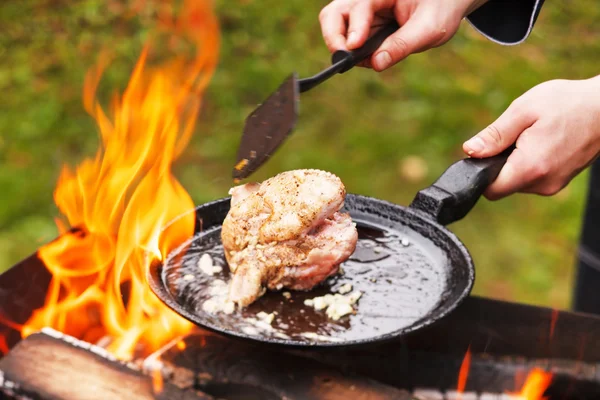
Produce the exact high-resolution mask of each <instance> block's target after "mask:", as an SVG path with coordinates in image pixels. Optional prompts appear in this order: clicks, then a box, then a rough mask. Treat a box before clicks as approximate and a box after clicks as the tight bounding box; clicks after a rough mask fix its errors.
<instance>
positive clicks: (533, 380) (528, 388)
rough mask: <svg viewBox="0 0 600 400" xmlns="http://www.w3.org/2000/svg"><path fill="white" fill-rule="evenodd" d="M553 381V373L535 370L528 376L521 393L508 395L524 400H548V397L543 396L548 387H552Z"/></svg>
mask: <svg viewBox="0 0 600 400" xmlns="http://www.w3.org/2000/svg"><path fill="white" fill-rule="evenodd" d="M551 381H552V373H550V372H546V371H544V370H541V369H539V368H534V369H532V370H531V371H530V372H529V374H528V375H527V380H526V381H525V384H524V385H523V388H522V389H521V391H520V392H515V393H508V394H510V395H513V396H517V397H519V398H521V399H523V400H547V397H543V396H544V392H545V391H546V389H548V386H550V382H551Z"/></svg>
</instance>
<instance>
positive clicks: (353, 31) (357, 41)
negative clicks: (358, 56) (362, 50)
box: [346, 0, 374, 50]
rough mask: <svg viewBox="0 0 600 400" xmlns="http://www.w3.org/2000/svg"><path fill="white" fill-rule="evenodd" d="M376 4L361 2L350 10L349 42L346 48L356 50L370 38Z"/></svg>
mask: <svg viewBox="0 0 600 400" xmlns="http://www.w3.org/2000/svg"><path fill="white" fill-rule="evenodd" d="M373 7H374V4H373V3H372V2H371V1H368V0H366V1H359V2H357V3H355V4H354V6H353V7H352V8H351V9H350V12H349V15H348V40H347V41H346V46H348V49H350V50H354V49H356V48H359V47H360V46H362V45H363V44H364V43H365V41H366V40H367V38H368V37H369V31H370V29H371V23H372V22H373V13H374V10H373Z"/></svg>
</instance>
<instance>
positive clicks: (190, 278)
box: [183, 274, 194, 281]
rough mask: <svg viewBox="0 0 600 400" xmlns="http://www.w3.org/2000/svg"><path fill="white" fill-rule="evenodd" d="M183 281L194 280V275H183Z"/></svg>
mask: <svg viewBox="0 0 600 400" xmlns="http://www.w3.org/2000/svg"><path fill="white" fill-rule="evenodd" d="M183 279H184V280H186V281H193V280H194V275H192V274H185V275H184V276H183Z"/></svg>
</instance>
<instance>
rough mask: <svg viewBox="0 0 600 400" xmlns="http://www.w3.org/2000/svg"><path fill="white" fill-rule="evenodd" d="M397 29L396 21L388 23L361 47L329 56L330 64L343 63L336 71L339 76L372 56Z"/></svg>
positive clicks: (398, 26)
mask: <svg viewBox="0 0 600 400" xmlns="http://www.w3.org/2000/svg"><path fill="white" fill-rule="evenodd" d="M398 29H400V25H398V23H397V22H396V21H393V22H390V23H389V24H387V25H385V26H384V27H383V28H381V29H380V30H378V31H377V33H375V34H374V35H373V36H371V37H370V38H369V39H367V41H366V42H365V44H363V45H362V47H359V48H358V49H356V50H352V51H348V50H338V51H336V52H335V53H333V55H332V56H331V63H332V64H337V63H339V62H340V61H341V62H343V67H342V69H341V70H339V71H338V72H339V73H340V74H342V73H344V72H346V71H348V70H349V69H350V68H352V67H354V66H355V65H356V64H358V63H360V62H361V61H363V60H364V59H365V58H367V57H368V56H370V55H371V54H373V53H374V52H375V50H377V49H378V48H379V46H381V44H382V43H383V41H384V40H385V39H387V37H388V36H390V35H391V34H392V33H394V32H396V31H397V30H398Z"/></svg>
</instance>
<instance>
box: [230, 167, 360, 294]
mask: <svg viewBox="0 0 600 400" xmlns="http://www.w3.org/2000/svg"><path fill="white" fill-rule="evenodd" d="M230 194H231V195H232V199H231V209H230V211H229V213H228V214H227V217H226V218H225V221H224V222H223V229H222V232H221V239H222V241H223V246H224V248H225V256H226V258H227V262H228V264H229V268H230V270H231V272H232V274H233V278H232V283H231V288H230V300H231V301H233V302H235V303H237V304H238V305H240V306H247V305H249V304H251V303H252V302H254V301H255V300H256V299H257V298H258V297H260V296H261V295H262V294H263V293H264V291H265V290H266V289H267V288H268V289H271V290H279V289H282V288H284V287H285V288H289V289H293V290H310V289H312V288H313V287H314V286H315V285H317V284H319V283H321V282H323V281H324V280H325V279H326V278H327V277H329V276H331V275H333V274H335V273H337V272H338V270H339V265H340V264H341V263H342V262H344V261H345V260H346V259H348V257H350V255H351V254H352V253H353V252H354V250H355V249H356V242H357V240H358V232H357V230H356V225H355V224H354V223H353V222H352V219H351V218H350V216H349V215H348V214H345V213H341V212H339V210H340V209H341V208H342V206H343V204H344V199H345V196H346V189H345V187H344V185H343V184H342V181H341V180H340V179H339V178H338V177H337V176H335V175H333V174H331V173H329V172H325V171H319V170H313V169H308V170H294V171H287V172H283V173H281V174H279V175H276V176H274V177H273V178H270V179H268V180H266V181H264V182H262V183H260V184H259V183H249V184H245V185H241V186H236V187H234V188H232V189H231V191H230Z"/></svg>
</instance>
